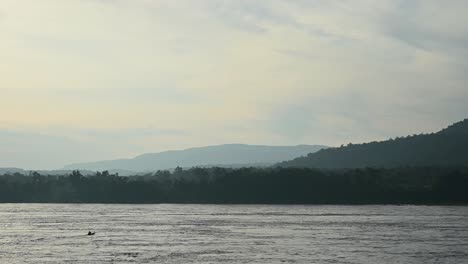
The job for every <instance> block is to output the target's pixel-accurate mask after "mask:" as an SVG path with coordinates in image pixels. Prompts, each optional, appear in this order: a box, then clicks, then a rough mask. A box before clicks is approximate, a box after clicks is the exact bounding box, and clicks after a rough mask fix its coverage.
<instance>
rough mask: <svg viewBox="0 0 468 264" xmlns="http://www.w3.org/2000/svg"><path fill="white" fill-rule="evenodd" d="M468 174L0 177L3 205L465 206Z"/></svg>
mask: <svg viewBox="0 0 468 264" xmlns="http://www.w3.org/2000/svg"><path fill="white" fill-rule="evenodd" d="M467 187H468V168H467V167H464V168H446V167H400V168H392V169H383V168H380V169H377V168H364V169H346V170H317V169H307V168H263V169H260V168H242V169H228V168H216V167H215V168H192V169H188V170H183V169H181V168H180V167H179V168H176V169H175V170H174V171H173V172H170V171H158V172H156V173H154V174H147V175H144V176H133V177H122V176H118V175H117V174H110V173H109V172H107V171H104V172H98V173H97V174H96V175H94V176H83V175H81V173H80V172H79V171H74V172H73V173H72V174H70V175H62V176H56V175H41V174H39V173H37V172H33V173H31V175H22V174H19V173H15V174H7V175H3V176H0V202H56V203H247V204H248V203H262V204H468V192H466V189H467Z"/></svg>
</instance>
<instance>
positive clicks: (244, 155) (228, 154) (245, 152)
mask: <svg viewBox="0 0 468 264" xmlns="http://www.w3.org/2000/svg"><path fill="white" fill-rule="evenodd" d="M322 148H326V146H321V145H297V146H262V145H244V144H226V145H217V146H206V147H197V148H189V149H184V150H171V151H164V152H159V153H146V154H143V155H139V156H137V157H135V158H132V159H119V160H107V161H97V162H91V163H79V164H72V165H67V166H65V168H67V169H80V170H83V169H85V170H94V171H100V170H110V169H118V170H127V171H134V172H146V171H157V170H162V169H173V168H175V167H177V166H180V167H193V166H202V167H210V166H219V167H266V166H272V165H274V164H275V163H277V162H281V161H283V160H290V159H293V158H296V157H300V156H303V155H306V154H307V153H311V152H315V151H317V150H319V149H322Z"/></svg>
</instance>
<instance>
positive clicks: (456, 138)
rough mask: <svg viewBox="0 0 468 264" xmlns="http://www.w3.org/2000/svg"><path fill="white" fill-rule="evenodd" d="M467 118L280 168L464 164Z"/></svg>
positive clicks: (334, 150) (326, 151)
mask: <svg viewBox="0 0 468 264" xmlns="http://www.w3.org/2000/svg"><path fill="white" fill-rule="evenodd" d="M467 165H468V120H467V119H465V120H464V121H461V122H458V123H455V124H453V125H451V126H449V127H448V128H446V129H444V130H442V131H440V132H438V133H432V134H425V135H412V136H407V137H399V138H395V139H393V140H392V139H391V140H387V141H381V142H370V143H364V144H351V143H350V144H348V145H347V146H343V145H342V146H341V147H339V148H328V149H323V150H320V151H318V152H316V153H311V154H308V155H307V156H306V157H300V158H297V159H294V160H291V161H286V162H282V163H279V164H277V166H281V167H303V168H365V167H387V168H391V167H399V166H447V167H449V166H467Z"/></svg>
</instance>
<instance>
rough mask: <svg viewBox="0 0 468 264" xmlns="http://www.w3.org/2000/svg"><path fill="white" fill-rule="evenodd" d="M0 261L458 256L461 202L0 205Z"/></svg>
mask: <svg viewBox="0 0 468 264" xmlns="http://www.w3.org/2000/svg"><path fill="white" fill-rule="evenodd" d="M88 231H95V232H96V234H95V235H94V236H87V235H86V234H87V232H88ZM0 263H456V264H460V263H468V207H437V206H283V205H172V204H162V205H103V204H0Z"/></svg>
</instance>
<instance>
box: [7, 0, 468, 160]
mask: <svg viewBox="0 0 468 264" xmlns="http://www.w3.org/2000/svg"><path fill="white" fill-rule="evenodd" d="M466 10H468V1H465V0H450V1H441V0H436V1H435V0H434V1H433V0H421V1H411V0H401V1H398V0H388V1H385V0H375V1H372V0H349V1H344V0H343V1H332V0H317V1H314V0H298V1H291V0H287V1H286V0H284V1H274V0H268V1H264V0H258V1H242V0H232V1H222V0H213V1H211V0H206V1H204V0H198V1H193V0H186V1H183V0H177V1H174V0H167V1H156V0H154V1H150V0H140V1H138V0H127V1H124V0H41V1H37V0H29V1H27V0H0V167H5V166H16V167H22V168H59V167H61V166H63V165H65V164H67V163H71V162H81V161H92V160H99V159H113V158H118V157H131V156H134V155H137V154H141V153H144V152H158V151H163V150H167V149H180V148H186V147H192V146H203V145H212V144H223V143H247V144H271V145H290V144H327V145H339V144H342V143H345V144H346V143H348V142H363V141H372V140H380V139H385V138H388V137H395V136H399V135H407V134H413V133H420V132H431V131H436V130H439V129H440V128H443V127H445V126H447V125H448V124H450V123H452V122H455V121H458V120H461V119H463V118H465V117H467V116H468V87H467V83H468V82H467V81H468V17H467V16H466Z"/></svg>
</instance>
